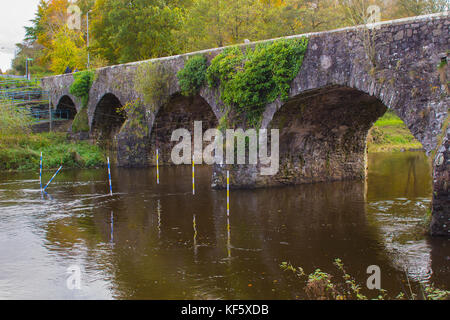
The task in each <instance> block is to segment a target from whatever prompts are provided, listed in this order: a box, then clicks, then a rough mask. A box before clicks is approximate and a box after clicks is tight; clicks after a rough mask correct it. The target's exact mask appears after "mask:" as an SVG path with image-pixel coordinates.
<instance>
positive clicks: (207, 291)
mask: <svg viewBox="0 0 450 320" xmlns="http://www.w3.org/2000/svg"><path fill="white" fill-rule="evenodd" d="M44 160H45V159H44ZM52 173H53V172H45V174H44V181H47V180H48V179H49V178H50V177H51V175H52ZM155 174H156V172H155V169H153V168H150V169H113V171H112V179H113V191H114V195H113V196H112V197H110V196H109V195H108V191H109V187H108V182H107V181H108V179H107V171H106V169H96V170H63V171H61V173H60V174H59V175H58V176H57V178H55V180H54V182H53V183H52V184H51V185H50V186H49V187H48V189H47V191H48V195H45V197H44V198H42V197H41V194H40V191H39V177H38V174H37V173H34V172H26V173H2V174H0V298H2V299H10V298H26V299H34V298H43V299H295V298H300V299H301V298H307V296H306V295H305V292H304V290H303V287H304V282H302V281H299V280H296V279H295V278H293V276H292V275H291V274H289V273H288V272H284V271H282V270H281V269H280V264H281V263H282V262H284V261H286V262H291V263H292V264H293V265H295V266H301V267H303V269H304V270H305V271H306V272H308V273H310V272H313V271H314V270H315V269H316V268H320V269H321V270H324V271H328V272H330V273H332V274H335V279H336V280H338V278H339V273H338V272H336V268H335V267H334V266H333V260H334V259H335V258H340V259H342V261H343V262H344V264H345V266H346V269H347V271H348V272H349V273H350V274H351V275H353V276H354V277H355V278H356V280H357V281H358V282H360V283H361V284H362V285H363V286H364V285H365V282H366V279H367V277H368V275H367V274H366V268H367V267H368V266H369V265H378V266H379V267H380V268H381V286H382V287H383V288H384V289H386V290H388V292H389V294H390V295H391V296H395V295H396V294H397V293H399V292H405V293H407V292H408V290H409V289H408V287H407V285H406V283H407V281H406V275H408V277H409V278H410V281H411V283H412V286H413V287H414V288H418V286H419V284H420V283H422V284H427V283H434V284H435V285H436V286H437V287H440V288H444V289H450V241H449V239H445V238H429V237H427V236H424V235H422V234H420V233H419V232H417V227H416V226H417V224H418V223H419V222H420V220H421V218H422V216H423V215H424V214H425V213H426V212H427V210H428V208H429V206H430V203H431V195H432V189H431V168H430V164H429V161H428V160H427V158H426V156H425V155H424V154H423V153H422V152H404V153H394V154H371V155H369V174H368V178H367V181H365V182H364V181H347V182H333V183H317V184H311V185H300V186H291V187H282V188H270V189H257V190H232V191H231V194H230V197H231V203H230V218H229V219H227V216H226V191H216V190H211V188H210V174H211V168H209V167H207V166H204V167H200V166H198V167H197V168H196V195H195V196H192V191H191V168H190V167H183V166H179V167H164V168H161V169H160V177H161V184H160V185H157V184H156V178H155ZM194 220H195V221H194ZM228 226H229V229H228ZM228 230H229V231H228ZM73 265H75V266H79V267H80V269H81V289H80V290H70V289H69V288H68V286H67V279H68V277H69V274H68V273H67V268H68V267H69V266H73ZM364 292H365V293H367V294H368V295H373V294H374V293H373V292H370V291H368V290H364Z"/></svg>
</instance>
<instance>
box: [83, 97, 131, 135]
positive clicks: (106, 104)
mask: <svg viewBox="0 0 450 320" xmlns="http://www.w3.org/2000/svg"><path fill="white" fill-rule="evenodd" d="M121 107H122V103H121V102H120V100H119V99H118V98H117V97H116V96H115V95H114V94H112V93H106V94H104V95H103V96H102V97H101V98H100V100H99V101H98V103H97V104H96V106H95V109H94V112H93V117H92V122H91V134H92V136H93V137H95V138H97V139H98V140H101V141H110V140H113V139H114V137H115V136H116V135H117V134H118V133H119V131H120V128H121V127H122V125H123V123H124V122H125V120H126V114H125V112H121V111H120V108H121Z"/></svg>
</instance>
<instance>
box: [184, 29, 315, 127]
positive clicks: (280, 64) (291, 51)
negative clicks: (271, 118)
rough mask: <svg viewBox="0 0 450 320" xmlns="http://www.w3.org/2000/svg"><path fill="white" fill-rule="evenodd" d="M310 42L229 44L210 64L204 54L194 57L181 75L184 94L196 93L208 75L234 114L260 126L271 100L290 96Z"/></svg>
mask: <svg viewBox="0 0 450 320" xmlns="http://www.w3.org/2000/svg"><path fill="white" fill-rule="evenodd" d="M307 46H308V39H307V38H300V39H282V40H277V41H274V42H271V43H261V44H257V45H256V46H255V48H254V49H252V48H247V50H246V51H245V52H243V51H242V49H241V48H239V47H230V48H226V49H224V51H222V53H220V54H219V55H217V56H216V57H215V58H214V59H213V60H212V61H211V65H210V66H209V67H208V68H206V59H205V58H204V57H201V58H200V56H197V58H196V59H195V60H194V58H191V59H190V60H188V61H187V63H186V66H185V68H184V69H183V70H181V71H180V72H179V74H178V79H179V81H180V86H181V89H182V91H183V92H184V94H186V95H192V94H196V93H197V92H198V90H199V88H200V87H201V86H202V85H204V82H205V78H206V82H207V84H208V85H209V86H210V87H212V88H219V90H220V97H221V99H222V101H223V102H224V103H225V105H226V106H227V108H228V109H229V110H230V111H232V112H231V114H235V115H236V116H239V117H240V116H243V117H244V118H245V122H246V124H247V125H249V126H259V125H260V122H261V118H262V114H263V112H264V109H265V106H266V105H267V104H268V103H271V102H273V101H275V100H276V99H277V98H280V99H281V100H283V101H285V100H287V99H288V95H289V89H290V86H291V83H292V81H293V80H294V78H295V77H296V76H297V74H298V72H299V71H300V68H301V66H302V62H303V57H304V55H305V52H306V49H307ZM194 67H195V68H194ZM204 70H206V75H205V74H204ZM186 84H190V85H186ZM191 84H195V87H194V86H193V85H191ZM194 89H195V90H194Z"/></svg>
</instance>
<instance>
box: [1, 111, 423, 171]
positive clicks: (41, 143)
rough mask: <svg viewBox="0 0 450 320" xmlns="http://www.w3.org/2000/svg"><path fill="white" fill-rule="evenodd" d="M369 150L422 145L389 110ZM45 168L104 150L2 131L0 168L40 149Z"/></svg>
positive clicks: (98, 157)
mask: <svg viewBox="0 0 450 320" xmlns="http://www.w3.org/2000/svg"><path fill="white" fill-rule="evenodd" d="M367 148H368V151H369V152H370V153H375V152H399V151H407V150H419V149H422V145H421V144H420V142H418V141H417V140H416V139H415V138H414V137H413V136H412V135H411V133H410V131H409V129H408V128H407V127H406V125H405V124H404V123H403V121H402V120H401V119H400V118H398V117H397V116H396V115H395V114H393V113H391V112H387V113H386V114H385V115H384V116H383V117H381V118H380V119H378V121H377V122H375V124H374V126H373V127H372V129H371V130H370V133H369V137H368V139H367ZM41 151H42V152H43V154H44V163H43V165H44V168H58V167H59V166H60V165H61V164H62V165H63V166H64V168H95V167H100V166H103V165H105V161H106V158H105V155H104V152H103V151H102V149H101V148H100V147H98V146H96V145H92V144H90V143H89V142H87V141H69V140H68V139H67V134H66V133H62V132H57V133H32V134H27V133H21V134H5V133H4V134H1V133H0V170H18V171H24V170H35V169H37V168H39V156H40V152H41Z"/></svg>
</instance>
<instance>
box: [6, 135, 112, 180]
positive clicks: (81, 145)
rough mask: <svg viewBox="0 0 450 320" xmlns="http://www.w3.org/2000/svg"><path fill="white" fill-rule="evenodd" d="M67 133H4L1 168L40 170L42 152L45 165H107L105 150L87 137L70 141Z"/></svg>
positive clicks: (49, 166)
mask: <svg viewBox="0 0 450 320" xmlns="http://www.w3.org/2000/svg"><path fill="white" fill-rule="evenodd" d="M66 136H67V134H66V133H61V132H55V133H34V134H33V133H31V134H25V133H23V134H2V135H0V170H18V171H24V170H36V169H38V168H39V159H40V153H41V152H42V153H43V158H44V160H43V167H44V168H48V169H50V168H57V167H59V166H60V165H63V167H64V168H95V167H100V166H103V165H105V162H106V159H105V155H104V153H103V151H102V150H101V149H100V147H98V146H96V145H91V144H90V143H89V142H87V141H76V142H74V141H69V140H67V137H66Z"/></svg>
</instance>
